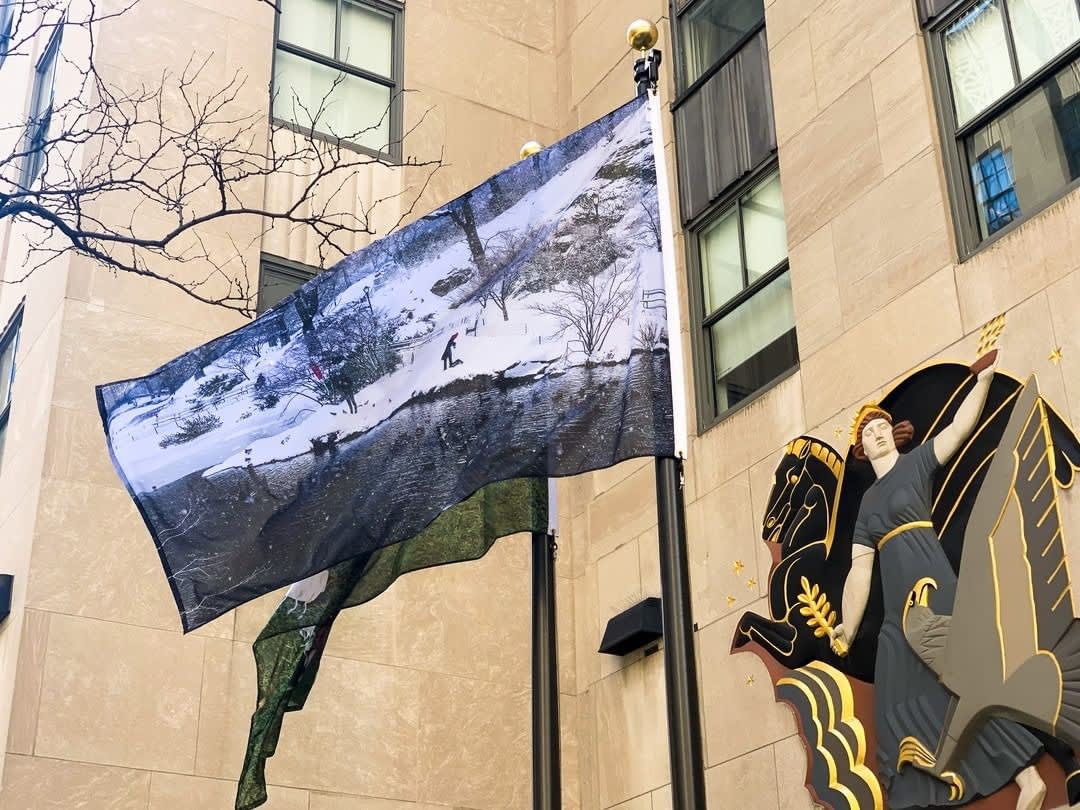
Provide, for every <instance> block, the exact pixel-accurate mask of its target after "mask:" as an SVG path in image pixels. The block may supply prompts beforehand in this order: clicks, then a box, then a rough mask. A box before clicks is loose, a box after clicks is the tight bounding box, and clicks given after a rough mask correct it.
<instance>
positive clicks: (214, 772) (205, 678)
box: [195, 639, 292, 779]
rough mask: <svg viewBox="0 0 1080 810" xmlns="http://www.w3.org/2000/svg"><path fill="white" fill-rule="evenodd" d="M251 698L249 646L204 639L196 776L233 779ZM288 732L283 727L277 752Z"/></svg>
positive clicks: (241, 754)
mask: <svg viewBox="0 0 1080 810" xmlns="http://www.w3.org/2000/svg"><path fill="white" fill-rule="evenodd" d="M256 699H257V697H256V686H255V658H254V655H253V654H252V651H251V646H250V644H240V643H233V642H231V641H226V640H221V639H207V640H206V652H205V655H204V656H203V668H202V694H201V701H200V704H199V736H198V754H197V757H196V760H195V773H196V774H198V775H200V776H211V777H215V778H219V779H235V778H236V777H237V774H239V773H240V768H241V766H242V765H243V762H244V749H245V746H246V744H247V734H248V729H249V727H250V725H251V713H252V712H253V711H254V710H255V702H256ZM290 729H291V725H289V723H286V726H285V728H284V730H283V731H282V736H281V747H282V750H287V749H289V748H290V747H291V745H292V743H291V740H292V737H291V736H290V735H291V731H290Z"/></svg>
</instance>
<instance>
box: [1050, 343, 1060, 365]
mask: <svg viewBox="0 0 1080 810" xmlns="http://www.w3.org/2000/svg"><path fill="white" fill-rule="evenodd" d="M1049 359H1050V362H1051V363H1053V364H1054V365H1055V366H1056V365H1057V364H1058V363H1060V362H1061V347H1060V346H1058V347H1057V348H1056V349H1054V350H1053V351H1052V352H1050V358H1049Z"/></svg>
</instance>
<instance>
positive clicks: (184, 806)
mask: <svg viewBox="0 0 1080 810" xmlns="http://www.w3.org/2000/svg"><path fill="white" fill-rule="evenodd" d="M267 792H268V794H269V798H268V799H267V802H266V804H265V805H263V807H265V808H266V810H308V793H307V791H306V790H293V789H291V788H283V787H277V786H276V785H275V786H272V787H270V788H269V790H268V791H267ZM235 802H236V783H235V782H230V781H228V780H225V779H205V778H203V777H199V776H182V775H180V774H175V773H154V774H152V775H151V777H150V807H149V808H148V810H191V808H195V807H205V808H208V809H209V808H212V807H222V808H227V807H232V806H233V804H234V803H235Z"/></svg>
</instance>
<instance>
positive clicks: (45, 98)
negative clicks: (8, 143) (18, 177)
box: [22, 25, 64, 188]
mask: <svg viewBox="0 0 1080 810" xmlns="http://www.w3.org/2000/svg"><path fill="white" fill-rule="evenodd" d="M63 31H64V26H63V25H58V26H56V28H55V29H53V33H52V36H51V37H50V38H49V44H48V45H46V46H45V52H44V53H43V54H42V55H41V58H40V59H38V63H37V66H36V68H35V69H34V90H33V93H32V94H31V96H30V110H29V112H28V113H27V116H26V137H25V140H24V142H23V143H24V146H23V149H24V151H25V153H26V158H25V159H24V161H23V167H22V168H23V171H22V186H23V188H30V186H31V184H32V183H33V182H34V181H35V180H36V179H37V176H38V174H40V173H41V167H42V164H43V163H44V162H45V139H46V138H47V137H48V135H49V124H50V123H51V122H52V113H53V85H54V83H55V81H56V63H57V61H58V60H59V58H60V38H61V35H62V34H63Z"/></svg>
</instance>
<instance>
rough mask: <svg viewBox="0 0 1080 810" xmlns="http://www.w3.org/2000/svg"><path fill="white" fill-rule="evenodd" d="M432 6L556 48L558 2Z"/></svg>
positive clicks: (447, 0)
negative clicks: (556, 9) (556, 7)
mask: <svg viewBox="0 0 1080 810" xmlns="http://www.w3.org/2000/svg"><path fill="white" fill-rule="evenodd" d="M431 5H432V6H433V7H434V8H436V9H437V10H438V11H440V12H441V13H442V14H445V15H447V16H450V17H453V18H454V19H457V20H460V21H461V22H463V23H467V24H468V25H470V26H476V27H478V28H480V29H482V30H484V31H488V32H490V33H492V34H495V35H497V36H499V37H503V38H504V39H510V40H514V41H515V42H520V43H521V44H522V45H527V46H529V47H530V48H535V49H536V50H538V51H544V52H550V51H551V50H552V49H553V48H555V45H556V43H555V4H554V3H552V2H550V0H500V2H494V3H488V2H484V0H431ZM424 13H425V14H426V13H427V12H426V11H425V12H424ZM410 22H411V20H410ZM429 58H430V57H429Z"/></svg>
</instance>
